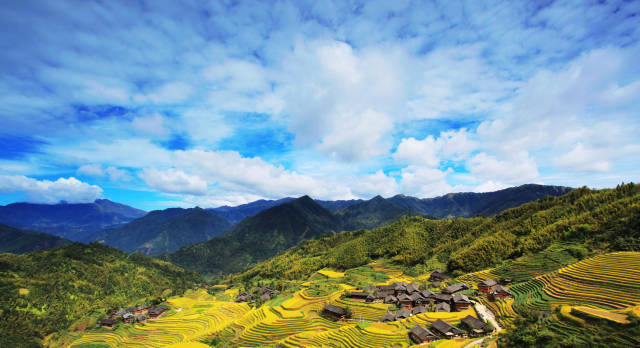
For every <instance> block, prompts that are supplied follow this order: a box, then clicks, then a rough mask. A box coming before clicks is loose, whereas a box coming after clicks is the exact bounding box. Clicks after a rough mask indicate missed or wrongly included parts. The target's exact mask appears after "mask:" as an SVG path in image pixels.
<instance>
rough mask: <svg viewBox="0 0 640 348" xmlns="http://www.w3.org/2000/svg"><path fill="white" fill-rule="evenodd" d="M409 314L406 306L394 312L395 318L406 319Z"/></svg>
mask: <svg viewBox="0 0 640 348" xmlns="http://www.w3.org/2000/svg"><path fill="white" fill-rule="evenodd" d="M410 316H411V311H410V310H409V309H407V308H402V309H401V310H399V311H398V313H396V320H400V319H406V318H409V317H410Z"/></svg>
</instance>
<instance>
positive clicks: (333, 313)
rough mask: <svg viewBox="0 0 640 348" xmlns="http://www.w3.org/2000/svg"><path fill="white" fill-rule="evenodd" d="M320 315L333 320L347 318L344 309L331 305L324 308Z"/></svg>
mask: <svg viewBox="0 0 640 348" xmlns="http://www.w3.org/2000/svg"><path fill="white" fill-rule="evenodd" d="M322 313H323V314H325V315H326V316H329V317H332V318H334V319H344V318H346V317H347V310H346V309H344V308H342V307H338V306H334V305H331V304H330V305H327V306H326V307H324V309H323V310H322Z"/></svg>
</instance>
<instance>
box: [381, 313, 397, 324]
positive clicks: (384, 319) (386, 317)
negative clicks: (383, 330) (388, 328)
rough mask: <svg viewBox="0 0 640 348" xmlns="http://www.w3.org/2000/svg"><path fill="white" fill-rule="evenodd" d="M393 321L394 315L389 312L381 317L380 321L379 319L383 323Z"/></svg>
mask: <svg viewBox="0 0 640 348" xmlns="http://www.w3.org/2000/svg"><path fill="white" fill-rule="evenodd" d="M395 320H396V315H395V314H393V313H391V312H389V313H387V314H385V315H384V316H383V317H382V319H380V321H381V322H383V323H388V322H391V321H395Z"/></svg>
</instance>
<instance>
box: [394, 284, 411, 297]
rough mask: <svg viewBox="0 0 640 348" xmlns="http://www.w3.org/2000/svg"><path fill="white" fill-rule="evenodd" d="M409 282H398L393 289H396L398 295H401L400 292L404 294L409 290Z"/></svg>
mask: <svg viewBox="0 0 640 348" xmlns="http://www.w3.org/2000/svg"><path fill="white" fill-rule="evenodd" d="M407 285H408V284H407V283H406V282H398V283H396V285H395V286H394V288H393V290H394V291H395V295H396V296H400V294H404V293H406V292H407Z"/></svg>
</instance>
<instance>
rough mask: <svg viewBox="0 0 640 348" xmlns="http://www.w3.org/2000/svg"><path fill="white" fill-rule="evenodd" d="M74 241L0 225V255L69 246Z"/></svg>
mask: <svg viewBox="0 0 640 348" xmlns="http://www.w3.org/2000/svg"><path fill="white" fill-rule="evenodd" d="M71 243H73V242H72V241H70V240H68V239H64V238H60V237H57V236H54V235H51V234H47V233H40V232H33V231H25V230H21V229H17V228H15V227H11V226H7V225H4V224H0V253H13V254H24V253H27V252H30V251H36V250H48V249H51V248H55V247H57V246H63V245H69V244H71Z"/></svg>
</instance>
